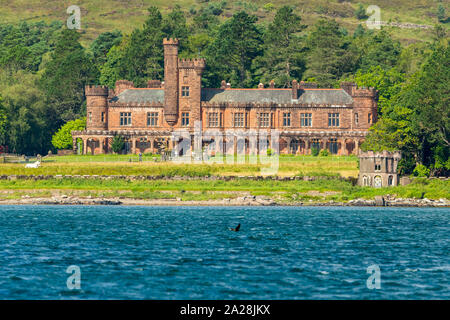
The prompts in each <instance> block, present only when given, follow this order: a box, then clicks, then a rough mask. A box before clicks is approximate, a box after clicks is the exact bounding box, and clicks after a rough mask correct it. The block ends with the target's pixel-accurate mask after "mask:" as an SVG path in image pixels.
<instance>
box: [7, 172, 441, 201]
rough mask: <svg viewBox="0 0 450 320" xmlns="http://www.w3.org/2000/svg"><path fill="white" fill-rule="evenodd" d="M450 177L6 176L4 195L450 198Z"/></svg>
mask: <svg viewBox="0 0 450 320" xmlns="http://www.w3.org/2000/svg"><path fill="white" fill-rule="evenodd" d="M449 190H450V182H449V181H442V180H438V179H434V180H427V179H415V180H414V182H413V183H411V184H410V185H407V186H397V187H392V188H380V189H375V188H370V187H359V186H353V185H352V184H351V183H350V182H348V181H343V180H340V179H331V180H316V181H303V180H290V181H276V180H247V179H236V180H231V181H224V180H217V181H204V180H181V181H180V180H178V181H177V180H152V181H144V180H139V181H129V180H126V179H115V180H100V179H81V178H71V179H50V180H38V181H33V180H13V181H9V180H1V181H0V199H14V198H20V197H23V196H30V197H51V196H52V195H61V194H65V195H68V196H70V195H75V196H81V197H88V196H91V197H106V198H115V197H118V198H132V199H174V198H180V199H181V200H183V201H186V200H209V199H224V198H236V197H241V196H244V195H264V196H267V197H270V198H272V199H274V200H276V201H278V202H285V203H289V202H293V201H310V200H311V201H324V200H326V201H330V200H334V201H342V202H346V201H349V200H352V199H357V198H364V199H373V197H374V196H376V195H386V194H390V195H394V196H396V197H402V198H423V197H425V198H429V199H440V198H446V199H450V192H449Z"/></svg>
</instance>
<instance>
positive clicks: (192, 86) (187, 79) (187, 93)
mask: <svg viewBox="0 0 450 320" xmlns="http://www.w3.org/2000/svg"><path fill="white" fill-rule="evenodd" d="M205 66H206V63H205V59H178V68H179V82H180V83H179V87H178V90H179V92H180V96H179V106H180V109H181V112H183V111H188V112H189V117H190V126H191V127H192V126H194V123H195V121H201V120H202V112H201V95H202V73H203V70H204V69H205Z"/></svg>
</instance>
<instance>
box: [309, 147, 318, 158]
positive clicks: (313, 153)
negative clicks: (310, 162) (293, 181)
mask: <svg viewBox="0 0 450 320" xmlns="http://www.w3.org/2000/svg"><path fill="white" fill-rule="evenodd" d="M319 152H320V149H319V148H315V147H312V148H311V155H313V156H314V157H317V156H318V155H319Z"/></svg>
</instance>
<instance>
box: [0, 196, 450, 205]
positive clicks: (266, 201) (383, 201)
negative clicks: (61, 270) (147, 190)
mask: <svg viewBox="0 0 450 320" xmlns="http://www.w3.org/2000/svg"><path fill="white" fill-rule="evenodd" d="M0 205H125V206H132V205H138V206H358V207H360V206H364V207H373V206H378V207H383V206H384V207H450V200H447V199H439V200H432V199H427V198H424V199H414V198H393V197H390V196H387V197H381V196H377V197H375V199H372V200H371V199H354V200H350V201H348V202H337V201H312V200H310V201H290V202H285V201H277V200H273V199H271V198H268V197H264V196H244V197H239V198H234V199H229V198H225V199H220V200H192V201H182V200H181V199H180V198H176V199H151V200H147V199H131V198H92V197H76V196H67V195H61V196H53V197H50V198H38V197H36V198H35V197H30V196H25V197H22V198H20V199H4V200H0Z"/></svg>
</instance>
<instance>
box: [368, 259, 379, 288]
mask: <svg viewBox="0 0 450 320" xmlns="http://www.w3.org/2000/svg"><path fill="white" fill-rule="evenodd" d="M367 273H368V274H370V276H369V278H367V281H366V285H367V289H370V290H373V289H381V270H380V267H379V266H378V265H377V264H372V265H370V266H368V267H367Z"/></svg>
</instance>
